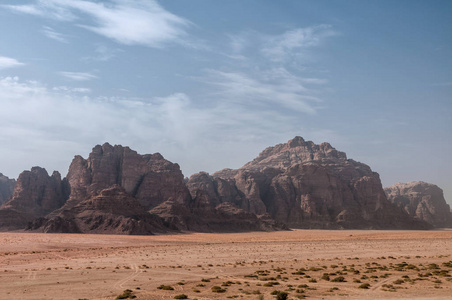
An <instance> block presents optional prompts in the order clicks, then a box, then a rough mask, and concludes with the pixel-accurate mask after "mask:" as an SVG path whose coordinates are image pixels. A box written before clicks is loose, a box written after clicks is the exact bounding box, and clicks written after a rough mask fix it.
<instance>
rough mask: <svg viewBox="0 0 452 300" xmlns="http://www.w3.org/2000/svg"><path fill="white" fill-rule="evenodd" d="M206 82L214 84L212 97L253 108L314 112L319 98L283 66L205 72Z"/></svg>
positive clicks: (302, 79)
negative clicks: (214, 90)
mask: <svg viewBox="0 0 452 300" xmlns="http://www.w3.org/2000/svg"><path fill="white" fill-rule="evenodd" d="M206 81H207V82H208V83H210V84H213V85H216V86H217V89H216V90H217V94H216V95H215V96H216V97H220V98H221V99H223V100H224V101H226V102H229V103H231V102H235V103H241V104H242V105H243V106H248V107H249V106H255V109H257V108H259V109H270V110H274V109H286V110H291V111H296V112H303V113H308V114H315V112H316V107H315V104H316V102H320V101H321V100H320V99H319V98H317V97H315V96H313V95H312V91H310V90H309V89H308V88H306V87H305V86H304V78H301V77H298V76H296V75H294V74H292V73H290V72H288V71H287V70H286V69H284V68H278V69H270V70H264V71H257V72H255V73H253V74H247V73H243V72H221V71H214V70H209V71H208V77H207V78H206Z"/></svg>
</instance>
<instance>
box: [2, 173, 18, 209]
mask: <svg viewBox="0 0 452 300" xmlns="http://www.w3.org/2000/svg"><path fill="white" fill-rule="evenodd" d="M15 185H16V180H14V179H9V178H8V177H6V176H5V175H3V174H2V173H0V205H1V204H2V203H4V202H6V201H7V200H9V198H10V197H11V195H12V194H13V190H14V186H15Z"/></svg>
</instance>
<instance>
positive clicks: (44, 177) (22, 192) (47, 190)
mask: <svg viewBox="0 0 452 300" xmlns="http://www.w3.org/2000/svg"><path fill="white" fill-rule="evenodd" d="M68 194H69V190H68V186H67V183H66V181H65V180H61V175H60V173H58V172H56V171H55V172H53V174H52V176H49V174H48V173H47V171H46V170H45V169H43V168H40V167H33V168H32V169H31V171H24V172H22V173H21V174H20V175H19V178H18V179H17V183H16V185H15V187H14V191H13V194H12V196H11V199H10V200H9V201H7V202H6V203H4V204H3V205H2V207H1V208H0V228H2V229H3V230H4V229H9V230H11V229H20V228H24V227H25V226H26V225H27V223H28V222H30V221H32V220H34V219H35V218H39V217H43V216H45V215H47V214H48V213H50V212H52V211H54V210H56V209H58V208H60V207H61V206H62V205H63V204H64V203H65V201H66V199H67V197H68Z"/></svg>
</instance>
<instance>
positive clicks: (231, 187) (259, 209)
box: [187, 137, 428, 229]
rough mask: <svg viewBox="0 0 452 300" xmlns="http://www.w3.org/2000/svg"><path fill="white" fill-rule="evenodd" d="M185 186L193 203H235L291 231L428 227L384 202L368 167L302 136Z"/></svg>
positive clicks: (378, 184)
mask: <svg viewBox="0 0 452 300" xmlns="http://www.w3.org/2000/svg"><path fill="white" fill-rule="evenodd" d="M187 186H188V187H189V189H190V192H191V195H192V197H194V200H195V202H202V203H209V204H210V205H217V204H218V203H225V202H229V203H234V204H235V205H236V206H237V207H240V208H242V209H244V210H245V211H248V212H251V213H254V214H257V215H261V214H265V213H268V214H269V215H270V216H271V217H272V218H273V219H275V220H276V221H278V222H281V223H284V224H287V225H288V226H289V227H293V228H373V229H376V228H392V229H395V228H406V229H410V228H427V227H428V226H427V225H426V224H424V223H422V222H416V221H413V219H412V218H410V217H409V216H408V215H407V214H406V213H405V212H403V211H402V210H400V209H398V208H395V207H394V206H393V205H392V204H391V203H390V202H389V201H388V200H387V199H386V196H385V193H384V191H383V188H382V186H381V182H380V178H379V176H378V174H377V173H375V172H372V170H371V169H370V168H369V166H367V165H365V164H362V163H359V162H356V161H354V160H351V159H347V157H346V155H345V153H343V152H340V151H337V150H336V149H334V148H333V147H331V145H330V144H328V143H322V144H320V145H316V144H314V143H313V142H311V141H307V142H306V141H305V140H304V139H303V138H301V137H295V138H294V139H292V140H290V141H288V142H287V143H286V144H279V145H276V146H274V147H269V148H267V149H265V150H264V151H263V152H262V153H260V154H259V156H258V157H257V158H256V159H254V160H253V161H251V162H249V163H247V164H245V165H244V166H243V167H242V168H240V169H237V170H231V169H225V170H222V171H219V172H216V173H214V174H213V175H212V176H209V175H207V174H205V173H200V174H196V175H193V176H192V177H191V178H190V180H189V181H188V183H187ZM200 191H202V192H203V194H204V195H207V196H205V197H204V199H202V198H200V197H199V196H198V195H199V193H200Z"/></svg>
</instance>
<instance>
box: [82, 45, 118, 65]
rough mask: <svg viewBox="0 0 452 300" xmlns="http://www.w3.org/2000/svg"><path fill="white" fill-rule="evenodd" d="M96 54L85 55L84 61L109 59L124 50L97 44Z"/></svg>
mask: <svg viewBox="0 0 452 300" xmlns="http://www.w3.org/2000/svg"><path fill="white" fill-rule="evenodd" d="M94 51H95V54H94V55H92V56H87V57H83V58H82V60H84V61H109V60H111V59H113V58H114V57H115V56H116V54H118V53H119V52H122V50H120V49H112V48H109V47H107V46H105V45H102V44H99V45H96V48H95V50H94Z"/></svg>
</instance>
